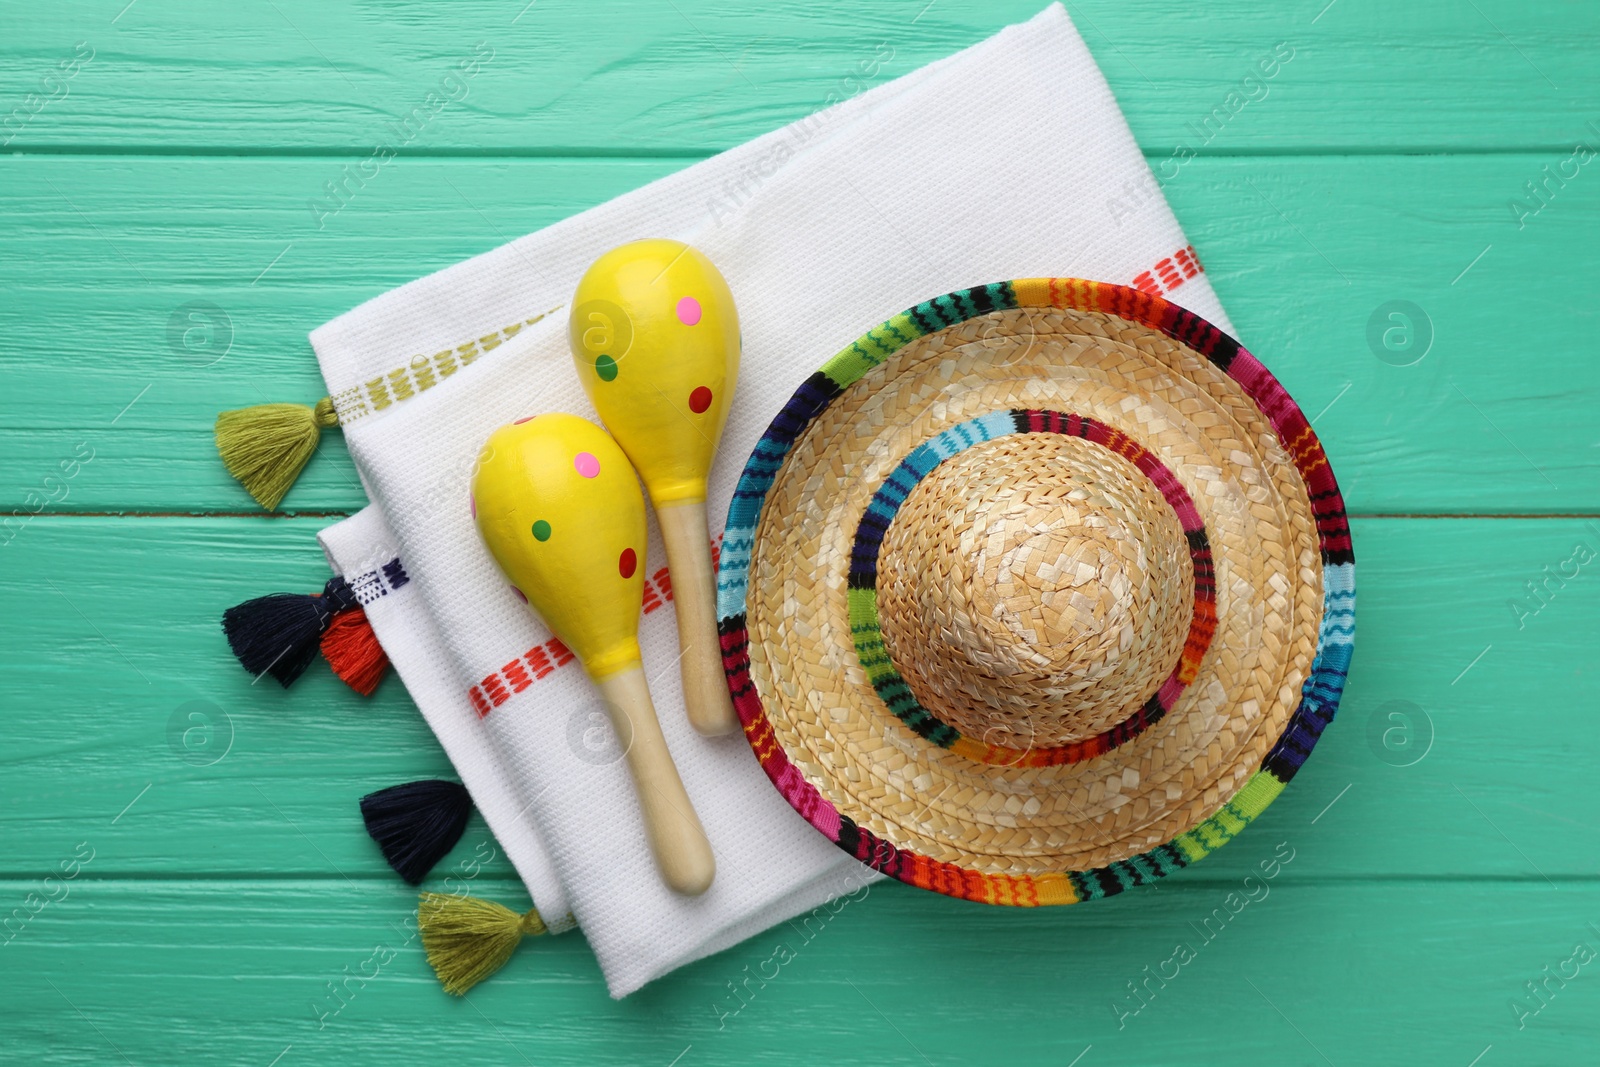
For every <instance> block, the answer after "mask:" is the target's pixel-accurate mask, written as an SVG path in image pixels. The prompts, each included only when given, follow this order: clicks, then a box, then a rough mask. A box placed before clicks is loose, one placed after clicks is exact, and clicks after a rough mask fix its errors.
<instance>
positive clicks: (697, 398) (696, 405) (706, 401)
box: [689, 385, 711, 415]
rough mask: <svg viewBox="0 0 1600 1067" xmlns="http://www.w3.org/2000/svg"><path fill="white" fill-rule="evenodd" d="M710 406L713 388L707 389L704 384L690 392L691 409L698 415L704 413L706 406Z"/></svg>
mask: <svg viewBox="0 0 1600 1067" xmlns="http://www.w3.org/2000/svg"><path fill="white" fill-rule="evenodd" d="M710 406H711V390H709V389H707V388H706V387H705V386H703V385H702V386H700V387H699V388H698V389H696V390H695V391H694V392H692V393H690V394H689V410H690V411H692V412H694V413H695V414H696V415H701V414H704V413H705V410H706V408H708V407H710Z"/></svg>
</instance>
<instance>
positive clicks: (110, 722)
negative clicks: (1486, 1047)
mask: <svg viewBox="0 0 1600 1067" xmlns="http://www.w3.org/2000/svg"><path fill="white" fill-rule="evenodd" d="M320 525H322V523H320V522H319V521H317V520H312V519H276V520H272V519H244V518H236V519H222V518H212V519H203V518H168V519H160V518H150V519H114V518H92V517H82V518H69V517H43V518H39V519H35V520H34V521H33V522H32V523H31V524H30V525H29V526H28V527H27V528H26V529H24V530H23V531H22V532H21V533H20V534H19V535H18V537H17V538H16V539H15V540H14V541H13V542H12V543H11V544H10V545H8V546H6V548H5V549H4V551H5V553H6V566H5V568H4V569H3V571H0V618H10V619H26V620H27V624H26V626H25V627H19V628H18V629H17V630H16V631H15V632H14V633H13V634H12V637H11V639H10V640H9V641H8V642H6V643H5V644H4V645H3V646H0V668H3V670H4V671H5V676H6V678H7V679H8V683H9V695H10V698H11V700H10V705H11V706H12V707H14V708H19V709H32V710H31V711H30V712H29V713H28V714H19V715H14V716H9V717H7V718H6V720H5V722H4V724H3V725H0V738H3V743H0V752H4V753H5V754H6V755H5V759H6V782H7V793H8V796H10V797H11V798H12V799H11V801H10V802H9V803H8V804H7V805H5V806H3V807H0V826H3V827H4V830H3V833H4V838H5V840H6V845H7V847H6V848H5V849H4V850H0V876H7V875H10V876H23V875H42V873H43V872H45V871H46V870H48V869H49V868H50V867H51V866H52V865H53V864H54V863H55V862H56V859H57V857H58V854H60V853H61V852H62V850H63V849H67V850H70V849H71V847H72V845H73V844H74V843H76V841H78V840H80V839H81V837H82V832H86V831H84V829H83V828H100V827H106V828H110V827H113V825H115V826H120V827H123V828H126V829H127V830H130V831H132V832H129V833H125V834H124V833H119V834H112V833H110V831H109V829H108V830H107V833H106V835H105V841H104V842H103V847H101V849H100V854H99V858H98V859H97V860H96V874H97V876H99V877H110V876H113V875H118V876H121V875H127V876H138V877H146V876H150V875H155V874H176V873H178V872H185V873H188V874H190V875H193V876H197V877H198V876H204V877H221V876H229V877H242V876H247V875H250V874H252V873H255V872H261V871H273V872H283V873H290V874H297V875H300V874H312V873H321V874H335V873H337V874H342V875H345V876H348V877H350V878H352V879H378V880H387V879H388V878H390V877H392V876H391V875H390V874H389V873H388V872H387V870H386V869H385V868H384V866H383V864H382V861H381V859H380V858H379V857H378V855H377V852H376V849H375V848H374V846H373V845H372V843H371V842H370V841H368V840H367V838H366V836H365V834H364V833H363V831H362V828H361V825H360V820H359V818H358V816H357V812H356V800H357V798H359V797H360V796H361V795H362V794H363V793H365V792H368V791H369V790H372V789H375V788H380V787H383V786H387V785H392V784H395V783H397V782H401V781H409V780H412V779H414V778H420V777H427V776H437V775H441V774H444V775H448V774H449V769H448V765H447V764H446V762H445V761H444V759H443V757H442V755H441V754H440V753H439V750H438V748H437V745H436V744H435V743H434V742H433V740H432V739H431V737H430V736H429V735H428V733H427V731H426V730H425V728H424V727H423V724H422V723H421V721H420V717H419V716H417V715H416V714H415V712H414V710H413V709H412V707H411V705H410V702H409V700H407V699H406V697H405V694H404V691H403V688H402V687H401V686H400V685H399V684H397V681H396V680H395V679H393V678H390V679H389V680H387V681H386V682H385V683H384V685H383V687H382V688H381V689H380V691H379V695H378V696H377V697H376V698H374V699H373V700H372V701H370V702H365V701H363V700H361V698H359V697H357V696H355V695H354V694H352V693H350V692H349V691H348V690H346V689H345V688H344V687H343V686H342V685H341V684H340V683H338V682H337V681H336V680H334V679H333V678H332V676H331V675H330V674H329V673H328V672H327V670H326V668H325V667H324V666H322V665H320V664H318V665H315V666H313V667H312V669H311V670H310V671H309V672H308V675H307V676H306V677H305V678H303V679H301V680H300V681H299V682H298V683H296V685H295V688H294V689H293V690H291V691H288V692H285V691H283V690H281V689H279V688H278V687H277V686H276V685H275V684H274V683H272V682H271V680H270V679H266V680H263V681H262V682H261V683H260V684H258V685H256V684H252V683H251V679H250V677H249V676H248V675H247V674H245V673H244V672H243V671H242V670H240V668H239V666H238V664H237V663H236V662H234V661H233V659H232V658H231V657H230V655H229V653H228V650H227V647H226V645H225V643H224V641H223V639H222V636H221V634H220V632H219V630H218V625H217V624H218V619H219V618H220V616H221V613H222V611H223V609H224V608H226V607H227V606H229V605H231V604H233V603H236V602H238V601H240V600H243V599H246V598H248V597H251V596H256V595H260V594H262V593H266V592H274V591H279V590H306V591H312V590H316V589H319V588H320V587H321V585H322V583H323V582H324V581H325V580H326V577H327V570H326V567H325V564H324V563H323V561H322V557H321V554H320V552H319V550H318V549H317V547H316V544H315V542H314V540H313V534H314V532H315V530H316V529H317V528H318V527H319V526H320ZM1355 533H1356V541H1357V544H1356V551H1357V556H1358V559H1359V560H1360V582H1359V588H1360V598H1359V599H1360V611H1359V619H1360V626H1359V630H1360V635H1359V640H1358V642H1357V652H1356V660H1355V668H1354V673H1353V675H1352V678H1351V684H1350V689H1349V691H1348V694H1347V696H1346V700H1345V704H1344V707H1343V708H1342V710H1341V711H1340V715H1339V720H1338V721H1337V722H1336V723H1335V725H1334V726H1333V727H1331V728H1330V730H1329V732H1328V734H1327V736H1326V737H1325V739H1324V740H1323V742H1322V743H1321V745H1320V746H1319V747H1318V750H1317V753H1316V756H1315V758H1314V759H1312V760H1311V762H1310V763H1309V764H1308V765H1307V767H1306V770H1305V771H1304V772H1303V773H1302V774H1301V775H1300V776H1299V777H1298V778H1297V779H1296V780H1295V782H1294V784H1293V787H1292V788H1291V789H1289V790H1288V792H1287V793H1286V794H1285V795H1284V797H1283V798H1282V799H1281V800H1279V801H1278V802H1277V803H1276V804H1274V805H1273V807H1272V808H1271V809H1270V810H1269V811H1268V812H1267V814H1266V815H1265V816H1264V817H1263V820H1262V824H1261V826H1260V827H1259V828H1257V829H1253V830H1252V831H1251V835H1252V836H1256V835H1260V836H1264V837H1273V836H1274V835H1282V834H1287V833H1291V832H1294V831H1295V830H1296V828H1298V827H1316V828H1317V833H1318V835H1319V837H1318V838H1317V843H1316V845H1315V847H1307V848H1306V850H1305V854H1304V856H1303V858H1302V859H1301V861H1300V862H1299V866H1298V867H1297V870H1299V871H1301V872H1304V873H1306V874H1307V875H1308V876H1310V875H1314V876H1316V877H1319V878H1330V879H1337V880H1343V879H1350V878H1364V877H1376V876H1383V877H1389V876H1403V877H1412V878H1418V877H1429V878H1434V877H1458V876H1467V875H1473V876H1494V877H1497V878H1511V877H1519V878H1520V877H1533V878H1535V879H1536V880H1540V884H1541V885H1544V884H1545V883H1544V882H1543V881H1542V879H1543V878H1544V877H1545V876H1548V877H1550V878H1551V879H1553V880H1557V881H1559V880H1561V879H1565V878H1573V877H1580V876H1587V875H1588V874H1590V873H1591V872H1592V862H1591V857H1592V856H1593V852H1594V847H1595V845H1596V844H1597V843H1600V842H1597V831H1596V828H1595V826H1594V825H1593V821H1592V820H1586V819H1585V818H1584V817H1583V816H1582V815H1581V812H1582V810H1584V809H1583V808H1582V806H1581V802H1580V801H1579V800H1578V799H1577V798H1582V797H1585V796H1587V795H1589V793H1590V791H1592V789H1593V784H1592V781H1591V779H1592V775H1591V773H1590V768H1592V767H1593V766H1595V765H1596V763H1597V762H1600V736H1597V735H1596V733H1595V732H1594V731H1593V730H1590V729H1589V728H1588V727H1587V725H1586V724H1587V722H1588V720H1589V717H1590V715H1591V714H1592V710H1593V708H1594V707H1595V706H1596V705H1597V702H1600V676H1597V675H1596V673H1595V672H1594V670H1593V669H1592V668H1593V659H1594V648H1595V647H1596V644H1597V641H1600V612H1597V611H1596V608H1597V606H1600V599H1597V598H1600V584H1597V582H1596V577H1595V574H1594V568H1595V567H1596V566H1600V563H1594V562H1590V563H1589V564H1588V565H1584V564H1582V563H1581V562H1577V563H1573V562H1571V561H1572V560H1573V559H1574V557H1575V556H1581V553H1575V551H1574V549H1575V546H1577V545H1579V544H1582V545H1586V546H1587V548H1588V551H1589V552H1591V553H1593V554H1594V555H1595V556H1596V557H1600V522H1583V521H1575V520H1514V519H1501V520H1489V519H1483V520H1432V521H1419V520H1391V519H1377V520H1363V521H1358V522H1357V524H1356V526H1355ZM1546 568H1548V570H1547V569H1546ZM1574 570H1575V571H1576V573H1575V575H1574V576H1571V577H1568V578H1565V579H1563V578H1560V577H1559V575H1560V574H1561V573H1562V572H1563V571H1565V572H1568V573H1571V572H1573V571H1574ZM1550 574H1556V575H1557V576H1558V577H1556V578H1553V579H1552V578H1548V575H1550ZM1526 582H1534V583H1539V584H1540V585H1541V588H1542V592H1541V596H1542V597H1544V598H1545V601H1546V603H1544V605H1543V606H1541V604H1540V601H1538V600H1535V599H1533V598H1532V597H1531V596H1530V595H1529V594H1528V593H1527V591H1526V589H1525V585H1524V583H1526ZM1513 602H1520V603H1522V604H1523V605H1524V606H1523V608H1522V610H1521V611H1520V613H1519V612H1518V611H1514V610H1513V609H1512V608H1511V607H1510V604H1511V603H1513ZM1535 609H1537V610H1535ZM195 702H199V703H198V705H196V703H195ZM196 707H198V710H200V711H202V712H204V713H205V714H207V715H210V716H212V719H213V720H214V721H215V722H217V723H218V724H220V723H222V721H223V720H222V718H221V717H220V716H221V715H224V714H225V715H226V717H227V721H228V722H229V723H230V724H231V729H232V734H233V737H232V744H231V748H229V749H227V750H226V753H225V757H223V758H219V759H217V760H216V761H215V762H206V759H205V758H204V757H206V756H207V755H209V754H211V753H214V752H215V751H216V749H215V748H212V749H207V748H206V747H205V745H204V743H205V742H206V741H207V740H208V738H209V736H210V735H208V734H206V733H205V732H204V731H202V732H201V733H199V734H196V735H194V736H192V737H189V738H185V736H184V734H183V731H184V730H186V729H188V727H189V725H190V722H191V720H190V719H189V718H188V717H187V715H188V710H193V709H195V708H196ZM200 725H202V726H204V725H205V721H204V720H200ZM186 742H189V743H186ZM196 757H198V758H196ZM147 787H148V788H147ZM134 801H136V803H133V802H134ZM130 803H132V804H133V806H132V807H131V809H129V810H127V812H126V814H124V815H123V816H122V818H121V820H120V823H115V824H114V819H115V817H116V816H118V815H119V813H121V812H123V811H124V809H125V808H127V807H128V805H130ZM466 847H467V846H465V845H463V846H461V848H466ZM1250 862H1253V861H1248V857H1247V856H1246V855H1245V853H1244V852H1242V851H1241V850H1236V849H1233V848H1229V849H1224V850H1222V852H1221V853H1219V854H1218V855H1217V856H1216V857H1214V858H1211V859H1208V860H1207V861H1206V862H1205V864H1204V865H1202V866H1201V867H1200V868H1197V870H1196V872H1194V873H1193V874H1192V875H1185V876H1184V877H1191V876H1193V877H1203V878H1218V877H1237V876H1242V872H1243V871H1245V870H1247V869H1248V867H1249V865H1250Z"/></svg>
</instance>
